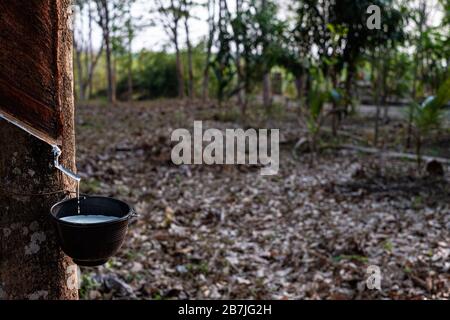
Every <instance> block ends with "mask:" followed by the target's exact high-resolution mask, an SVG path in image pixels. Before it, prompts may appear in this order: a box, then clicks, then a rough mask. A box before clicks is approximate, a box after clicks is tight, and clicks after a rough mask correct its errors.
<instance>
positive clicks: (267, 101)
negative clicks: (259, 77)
mask: <svg viewBox="0 0 450 320" xmlns="http://www.w3.org/2000/svg"><path fill="white" fill-rule="evenodd" d="M270 91H271V90H270V72H267V73H266V74H264V79H263V105H264V107H265V108H266V109H270V107H271V106H272V96H271V92H270Z"/></svg>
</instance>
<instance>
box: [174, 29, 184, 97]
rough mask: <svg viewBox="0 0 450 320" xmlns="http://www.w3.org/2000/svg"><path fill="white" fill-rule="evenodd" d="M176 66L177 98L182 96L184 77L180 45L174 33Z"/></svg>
mask: <svg viewBox="0 0 450 320" xmlns="http://www.w3.org/2000/svg"><path fill="white" fill-rule="evenodd" d="M174 44H175V55H176V64H177V65H176V66H177V82H178V98H180V99H183V98H184V77H183V65H182V63H181V53H180V47H179V46H178V35H177V34H176V33H175V34H174Z"/></svg>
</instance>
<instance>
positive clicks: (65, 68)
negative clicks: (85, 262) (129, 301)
mask: <svg viewBox="0 0 450 320" xmlns="http://www.w3.org/2000/svg"><path fill="white" fill-rule="evenodd" d="M70 3H71V2H70V1H69V0H60V1H50V0H31V1H27V2H26V5H22V6H21V8H20V9H21V12H20V13H17V14H18V15H20V16H23V17H24V19H23V20H20V21H17V22H16V23H17V24H20V23H23V24H25V23H31V22H29V20H27V19H25V17H27V16H28V15H33V14H46V12H56V13H55V17H54V18H57V19H51V20H45V19H46V18H48V17H38V18H39V19H42V20H45V21H50V22H49V24H56V25H57V30H58V33H57V34H58V35H57V36H56V35H55V34H52V33H51V32H50V31H51V28H49V29H42V30H41V32H39V33H36V34H34V35H33V37H42V39H43V40H44V39H47V40H46V41H48V39H49V38H52V39H53V40H52V41H54V43H56V46H55V48H56V53H55V54H56V57H57V58H56V66H53V67H55V69H54V70H56V72H55V73H56V74H54V75H53V76H55V79H56V82H57V85H56V89H51V90H50V91H52V92H48V93H46V94H47V95H52V96H56V97H57V99H56V101H58V102H57V110H58V112H57V116H60V117H63V119H64V125H63V127H62V128H61V140H62V146H61V149H62V156H61V161H62V162H63V164H64V166H66V167H68V168H70V169H72V170H73V169H74V168H75V137H74V105H73V72H72V63H73V60H72V34H71V32H70V30H69V28H68V24H67V20H68V15H69V13H68V8H69V5H70ZM36 6H40V8H42V7H45V8H46V10H42V11H38V12H35V11H33V10H35V9H36ZM0 15H1V14H0ZM18 27H19V28H21V27H22V26H18ZM27 27H28V26H25V27H24V28H21V29H19V30H29V28H27ZM23 32H26V31H23ZM29 36H30V35H29V34H26V33H25V34H24V37H29ZM0 47H1V48H0V49H1V50H2V51H3V52H4V50H8V48H9V47H8V46H4V45H2V44H1V43H0ZM22 58H23V57H22V56H20V55H17V60H14V61H11V68H16V67H17V65H18V64H21V63H23V60H22ZM0 67H2V68H4V67H5V66H0ZM28 72H29V74H30V76H34V77H42V78H44V77H46V76H47V75H45V74H42V72H41V70H40V69H39V68H29V70H28ZM42 80H43V81H44V79H42ZM32 85H34V86H38V85H39V84H38V83H34V84H32ZM22 89H23V90H24V91H25V90H28V89H32V88H31V87H30V88H27V86H24V87H23V88H22ZM0 145H1V152H0V188H1V189H0V208H1V209H2V210H1V211H2V212H1V214H0V299H76V298H77V297H78V294H77V290H76V288H73V287H70V286H68V279H69V278H68V277H69V276H73V275H71V274H69V271H68V267H69V266H72V265H73V263H72V262H71V260H70V258H68V257H66V256H65V255H64V254H63V252H62V251H61V249H60V248H59V246H58V244H57V242H56V235H55V231H54V227H53V226H52V225H51V221H50V219H49V210H50V207H51V206H52V205H53V204H54V203H55V202H56V201H58V200H60V199H61V196H62V195H61V194H59V195H58V194H54V195H40V196H31V195H29V196H19V195H15V194H13V193H27V194H35V193H45V192H50V191H55V190H60V189H66V190H74V184H73V183H72V182H71V181H68V180H67V179H66V178H65V177H63V176H62V175H61V174H60V173H59V171H58V170H56V169H55V168H54V166H53V155H52V149H51V147H50V146H49V145H47V144H46V143H44V142H41V141H40V140H38V139H36V138H35V137H33V136H31V135H29V134H28V133H26V132H25V131H22V130H21V129H19V128H18V127H15V126H13V125H12V124H10V123H8V122H6V121H4V120H0Z"/></svg>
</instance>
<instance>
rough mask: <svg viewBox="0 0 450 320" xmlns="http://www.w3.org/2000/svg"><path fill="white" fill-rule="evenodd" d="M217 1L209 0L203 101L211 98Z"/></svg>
mask: <svg viewBox="0 0 450 320" xmlns="http://www.w3.org/2000/svg"><path fill="white" fill-rule="evenodd" d="M215 7H216V1H215V0H209V1H208V25H209V35H208V43H207V49H206V62H205V68H204V69H203V84H202V100H203V102H205V101H206V99H207V98H209V68H210V64H211V54H212V45H213V41H214V34H215V32H216V24H215V16H216V9H215Z"/></svg>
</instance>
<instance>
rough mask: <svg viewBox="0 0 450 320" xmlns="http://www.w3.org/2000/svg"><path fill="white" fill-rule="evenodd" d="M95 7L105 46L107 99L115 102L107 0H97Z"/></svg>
mask: <svg viewBox="0 0 450 320" xmlns="http://www.w3.org/2000/svg"><path fill="white" fill-rule="evenodd" d="M97 8H98V15H99V24H100V27H101V28H102V32H103V39H104V42H105V47H106V77H107V81H108V88H107V90H108V101H109V102H110V103H112V104H115V103H116V88H115V85H114V74H113V72H114V71H113V61H112V60H113V58H112V48H111V37H110V35H111V30H110V17H109V8H108V2H107V0H97Z"/></svg>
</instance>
